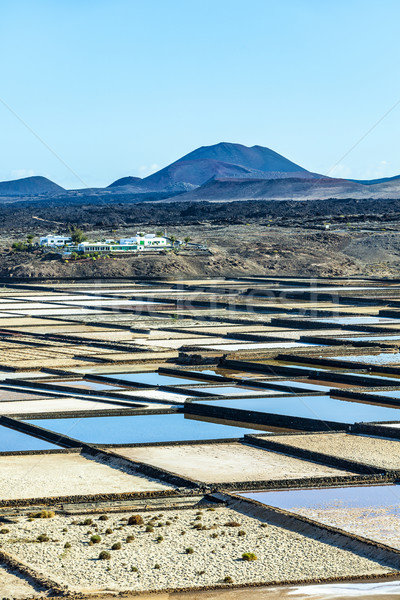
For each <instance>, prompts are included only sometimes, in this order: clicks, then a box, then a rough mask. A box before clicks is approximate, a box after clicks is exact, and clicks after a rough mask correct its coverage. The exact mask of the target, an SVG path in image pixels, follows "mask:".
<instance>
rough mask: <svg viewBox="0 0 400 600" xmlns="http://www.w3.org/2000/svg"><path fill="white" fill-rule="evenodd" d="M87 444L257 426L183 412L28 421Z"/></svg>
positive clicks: (199, 436)
mask: <svg viewBox="0 0 400 600" xmlns="http://www.w3.org/2000/svg"><path fill="white" fill-rule="evenodd" d="M27 422H28V423H32V424H34V425H39V426H40V427H44V428H45V429H50V430H51V431H55V432H56V433H61V434H65V435H68V436H69V437H73V438H76V439H78V440H81V441H82V442H86V443H88V444H139V443H154V442H182V441H186V440H214V439H219V438H221V439H222V438H240V437H243V436H244V435H245V434H246V433H259V430H256V429H250V428H246V427H236V426H232V425H228V424H227V425H222V424H220V423H213V422H208V421H201V420H197V419H195V418H187V417H185V415H183V414H163V415H133V416H126V417H121V416H118V417H86V418H80V419H78V418H76V419H68V418H67V419H35V420H34V421H27Z"/></svg>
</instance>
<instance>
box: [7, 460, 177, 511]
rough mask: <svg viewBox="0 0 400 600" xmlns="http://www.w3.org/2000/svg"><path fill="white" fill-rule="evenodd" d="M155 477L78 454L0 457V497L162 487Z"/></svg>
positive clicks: (124, 490)
mask: <svg viewBox="0 0 400 600" xmlns="http://www.w3.org/2000/svg"><path fill="white" fill-rule="evenodd" d="M171 487H172V486H168V485H164V484H162V483H160V482H158V481H156V480H155V479H150V478H147V477H144V476H142V475H132V474H130V473H127V472H124V470H123V468H122V467H121V468H115V467H111V466H109V465H107V464H103V463H101V462H97V461H95V460H88V459H86V458H85V457H84V456H81V455H80V454H41V455H32V456H29V455H25V456H23V455H14V456H2V457H0V499H2V500H3V499H5V500H11V499H16V498H38V497H44V498H46V497H50V496H65V495H68V496H70V495H75V494H101V493H104V494H107V493H114V492H117V493H120V492H141V491H145V490H165V489H171Z"/></svg>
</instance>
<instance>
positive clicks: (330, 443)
mask: <svg viewBox="0 0 400 600" xmlns="http://www.w3.org/2000/svg"><path fill="white" fill-rule="evenodd" d="M277 440H278V441H279V442H282V443H283V444H288V445H290V446H293V447H294V448H304V449H306V450H311V451H315V452H322V453H323V454H330V455H332V456H336V457H339V458H346V459H349V460H355V461H357V462H362V463H366V464H369V465H375V466H377V467H380V468H383V469H400V441H398V440H390V439H385V438H381V437H373V436H366V435H353V434H350V433H323V434H318V433H311V434H307V435H285V436H279V438H278V439H277Z"/></svg>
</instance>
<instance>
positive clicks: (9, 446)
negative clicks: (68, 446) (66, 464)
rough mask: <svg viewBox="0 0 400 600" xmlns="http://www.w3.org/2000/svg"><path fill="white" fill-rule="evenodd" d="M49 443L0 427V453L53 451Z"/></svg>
mask: <svg viewBox="0 0 400 600" xmlns="http://www.w3.org/2000/svg"><path fill="white" fill-rule="evenodd" d="M55 448H59V446H54V445H53V444H50V443H49V442H45V441H44V440H40V439H38V438H35V437H33V436H31V435H26V434H25V433H21V432H20V431H16V430H15V429H9V428H8V427H4V426H2V425H0V452H17V451H18V452H20V451H22V450H54V449H55Z"/></svg>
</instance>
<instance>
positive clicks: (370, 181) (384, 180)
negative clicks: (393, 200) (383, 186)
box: [348, 175, 400, 185]
mask: <svg viewBox="0 0 400 600" xmlns="http://www.w3.org/2000/svg"><path fill="white" fill-rule="evenodd" d="M348 181H355V182H356V183H362V184H363V185H375V183H387V182H390V181H400V175H395V176H394V177H382V178H381V179H349V180H348Z"/></svg>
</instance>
